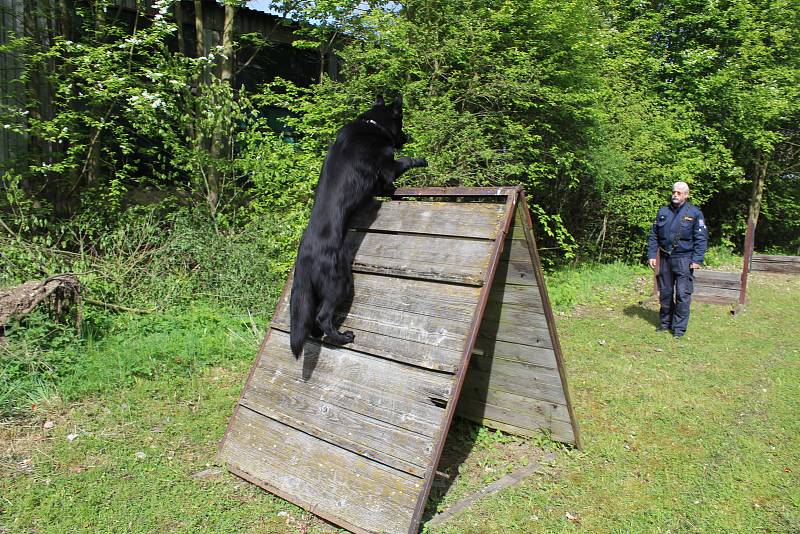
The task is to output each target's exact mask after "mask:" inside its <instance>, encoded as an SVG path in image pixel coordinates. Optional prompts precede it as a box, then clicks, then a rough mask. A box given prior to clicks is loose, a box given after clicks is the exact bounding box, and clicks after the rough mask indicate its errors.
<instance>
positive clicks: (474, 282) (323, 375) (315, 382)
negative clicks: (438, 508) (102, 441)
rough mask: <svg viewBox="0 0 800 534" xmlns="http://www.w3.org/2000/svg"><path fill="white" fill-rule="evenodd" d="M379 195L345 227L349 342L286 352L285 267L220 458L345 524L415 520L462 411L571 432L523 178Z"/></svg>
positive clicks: (388, 527)
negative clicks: (350, 287) (383, 198)
mask: <svg viewBox="0 0 800 534" xmlns="http://www.w3.org/2000/svg"><path fill="white" fill-rule="evenodd" d="M481 197H482V198H481ZM400 199H412V200H400ZM431 199H437V200H438V201H432V200H431ZM442 199H445V200H447V202H441V200H442ZM478 200H481V202H476V201H478ZM375 208H376V209H375V210H373V211H372V212H370V213H366V214H364V215H363V216H362V215H359V216H356V217H354V221H352V223H351V225H350V231H349V232H348V238H347V239H346V246H348V247H351V248H352V249H353V254H354V261H353V273H354V282H355V291H354V296H353V301H352V303H349V306H350V308H348V310H346V311H343V312H342V315H341V318H342V319H343V321H344V322H343V325H342V328H343V329H352V330H354V331H355V332H356V339H355V341H354V343H352V344H350V345H347V346H344V347H339V346H334V345H328V344H326V343H325V342H324V340H322V341H313V340H309V341H308V342H307V343H306V348H305V353H304V355H303V356H302V357H301V358H300V359H299V360H298V361H295V359H294V357H293V356H292V355H291V352H290V351H289V349H288V340H287V337H288V335H287V333H288V294H289V290H290V288H291V278H290V279H289V280H288V281H287V283H286V285H285V287H284V290H283V294H282V296H281V299H280V300H279V302H278V305H277V307H276V310H275V314H274V316H273V319H272V322H271V324H270V328H269V330H268V332H267V334H266V336H265V338H264V341H263V342H262V344H261V347H260V349H259V352H258V356H257V357H256V360H255V362H254V363H253V366H252V368H251V370H250V373H249V375H248V378H247V382H246V384H245V386H244V388H243V390H242V394H241V397H240V399H239V401H238V402H237V404H236V407H235V409H234V413H233V416H232V417H231V419H230V422H229V424H228V428H227V430H226V432H225V436H224V437H223V440H222V442H221V444H220V452H219V458H220V461H222V462H223V463H225V464H226V465H227V467H228V469H229V470H230V471H231V472H232V473H234V474H236V475H238V476H240V477H241V478H243V479H245V480H247V481H249V482H252V483H254V484H256V485H258V486H260V487H262V488H264V489H266V490H267V491H269V492H271V493H273V494H275V495H278V496H279V497H282V498H284V499H286V500H287V501H290V502H292V503H294V504H296V505H298V506H301V507H303V508H305V509H306V510H308V511H310V512H312V513H314V514H316V515H318V516H320V517H322V518H323V519H326V520H328V521H330V522H332V523H335V524H337V525H340V526H342V527H344V528H346V529H348V530H351V531H353V532H357V533H362V532H364V533H366V532H408V533H415V532H417V531H418V530H419V525H420V522H421V519H422V514H423V512H424V510H425V504H426V501H427V499H428V495H429V493H430V490H431V486H432V483H433V480H434V477H435V476H436V468H437V465H438V463H439V460H440V458H441V455H442V451H443V448H444V444H445V441H446V439H447V434H448V431H449V428H450V424H451V422H452V420H453V417H454V416H455V415H456V413H457V412H458V413H459V415H463V416H465V417H467V418H470V419H473V420H477V421H480V422H482V423H483V424H486V425H487V426H490V427H494V428H499V429H502V430H504V431H507V432H512V433H517V434H523V435H525V434H527V435H530V434H533V433H534V432H538V431H540V430H548V431H549V432H550V433H551V435H552V437H553V438H554V439H557V440H559V441H563V442H566V443H570V444H572V445H574V446H577V447H580V436H579V431H578V425H577V422H576V419H575V415H574V412H573V409H572V405H571V402H570V398H569V390H568V387H567V381H566V372H565V369H564V363H563V356H562V352H561V347H560V344H559V340H558V335H557V332H556V327H555V318H554V316H553V312H552V309H551V306H550V302H549V298H548V295H547V289H546V286H545V283H544V277H543V274H542V269H541V264H540V261H539V255H538V251H537V248H536V242H535V239H534V236H533V231H532V221H531V217H530V212H529V210H528V206H527V203H526V200H525V195H524V193H523V191H522V188H521V187H500V188H419V189H399V190H397V192H396V193H395V196H394V197H393V200H391V201H388V202H385V203H377V204H376V205H375Z"/></svg>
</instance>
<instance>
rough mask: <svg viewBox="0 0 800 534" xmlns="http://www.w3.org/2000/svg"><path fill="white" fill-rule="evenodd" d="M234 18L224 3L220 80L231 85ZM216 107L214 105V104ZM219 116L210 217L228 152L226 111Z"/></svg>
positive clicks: (215, 206) (211, 174)
mask: <svg viewBox="0 0 800 534" xmlns="http://www.w3.org/2000/svg"><path fill="white" fill-rule="evenodd" d="M235 20H236V7H235V6H233V5H231V4H225V20H224V22H223V30H222V55H223V58H222V65H221V69H220V80H221V81H222V83H223V84H227V85H229V86H232V85H233V73H234V39H233V37H234V29H235V28H234V23H235ZM223 98H224V99H225V100H223V101H222V102H219V103H218V104H221V105H223V106H226V105H227V97H223ZM215 107H216V106H215ZM217 113H219V116H218V117H217V120H216V121H215V122H216V124H215V127H214V133H213V135H212V138H211V147H210V154H211V168H209V170H208V178H207V181H208V183H207V187H208V189H207V201H208V206H209V210H210V213H211V216H212V217H216V214H217V210H218V208H219V202H220V195H221V189H222V185H223V179H224V177H223V173H222V172H221V170H220V165H219V163H221V162H222V160H223V159H224V158H226V157H227V152H228V136H227V124H228V115H229V113H228V111H227V110H226V109H220V110H218V111H217Z"/></svg>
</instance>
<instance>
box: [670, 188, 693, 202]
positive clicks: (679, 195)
mask: <svg viewBox="0 0 800 534" xmlns="http://www.w3.org/2000/svg"><path fill="white" fill-rule="evenodd" d="M688 196H689V192H688V191H681V190H680V189H673V190H672V203H673V204H675V205H677V206H680V205H681V204H683V203H684V202H686V198H687V197H688Z"/></svg>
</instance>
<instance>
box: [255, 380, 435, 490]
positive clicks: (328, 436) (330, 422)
mask: <svg viewBox="0 0 800 534" xmlns="http://www.w3.org/2000/svg"><path fill="white" fill-rule="evenodd" d="M240 404H241V405H242V406H246V407H247V408H249V409H251V410H253V411H255V412H258V413H260V414H262V415H265V416H267V417H269V418H271V419H275V420H276V421H280V422H281V423H283V424H285V425H288V426H291V427H292V428H296V429H298V430H302V431H303V432H305V433H307V434H310V435H312V436H316V437H318V438H320V439H323V440H325V441H328V442H330V443H332V444H334V445H336V446H338V447H341V448H343V449H347V450H349V451H351V452H355V453H357V454H360V455H362V456H365V457H367V458H370V459H372V460H375V461H378V462H380V463H382V464H385V465H388V466H390V467H393V468H395V469H399V470H401V471H405V472H406V473H410V474H412V475H414V476H417V477H420V478H422V477H424V476H425V472H426V467H427V464H428V462H429V461H430V454H431V452H432V451H433V445H432V443H433V439H432V438H430V437H426V436H422V435H420V434H417V433H415V432H413V431H412V430H408V429H402V428H398V427H396V426H393V425H390V424H387V423H385V422H383V421H380V420H374V419H371V418H370V417H368V416H365V415H363V414H360V413H357V412H353V411H350V410H349V409H347V408H342V407H339V406H336V405H335V404H330V403H326V402H324V401H321V400H319V399H316V398H314V397H311V396H309V395H307V394H306V391H304V390H299V391H298V390H297V389H289V388H281V387H277V386H271V387H263V386H261V387H253V388H251V389H250V390H249V391H248V392H247V393H246V394H245V396H244V398H242V400H241V401H240Z"/></svg>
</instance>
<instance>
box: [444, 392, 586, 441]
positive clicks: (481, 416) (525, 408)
mask: <svg viewBox="0 0 800 534" xmlns="http://www.w3.org/2000/svg"><path fill="white" fill-rule="evenodd" d="M512 401H513V399H500V400H499V403H492V402H489V401H486V402H482V401H480V400H477V399H475V398H474V397H462V398H461V399H460V400H459V402H458V414H459V415H460V416H461V417H464V418H466V419H469V420H471V421H475V422H484V423H486V426H489V427H490V428H497V429H499V430H503V428H502V427H498V426H493V425H491V424H488V421H495V422H499V423H503V424H505V425H507V426H513V427H515V428H517V429H527V430H528V431H529V432H528V433H523V432H520V434H521V435H531V434H532V433H535V432H536V431H538V430H542V429H544V430H550V431H552V432H553V433H554V434H557V435H558V436H559V437H560V438H571V437H572V436H573V432H572V426H571V424H570V422H569V420H568V419H569V416H567V420H566V421H565V420H563V419H561V418H559V419H556V418H555V417H549V416H547V415H542V414H541V413H540V412H539V411H537V410H542V411H546V409H547V407H548V406H553V403H549V402H547V401H539V400H537V399H529V398H527V397H519V402H520V403H521V404H520V405H519V406H517V405H515V404H512ZM558 411H559V412H566V411H567V409H566V407H565V406H562V408H561V409H560V410H558Z"/></svg>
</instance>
